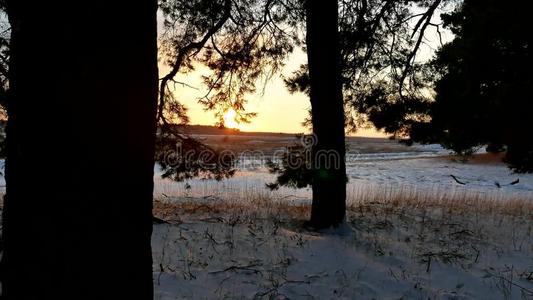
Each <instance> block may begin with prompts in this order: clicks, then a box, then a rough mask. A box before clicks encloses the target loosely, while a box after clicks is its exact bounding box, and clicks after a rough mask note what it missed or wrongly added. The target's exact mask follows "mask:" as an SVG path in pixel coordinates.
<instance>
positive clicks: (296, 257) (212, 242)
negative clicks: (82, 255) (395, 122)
mask: <svg viewBox="0 0 533 300" xmlns="http://www.w3.org/2000/svg"><path fill="white" fill-rule="evenodd" d="M171 203H174V205H177V206H176V208H174V209H170V210H171V211H172V212H173V213H174V214H175V217H172V216H170V215H165V217H166V219H167V220H169V221H170V222H171V223H172V224H170V225H156V226H155V228H154V235H153V243H152V244H153V248H154V249H153V253H154V281H155V282H154V284H155V290H156V298H155V299H533V294H532V293H533V292H532V291H533V281H532V278H531V277H532V272H533V256H532V254H533V239H532V237H531V225H532V224H531V214H529V215H527V214H526V215H527V216H526V215H520V214H519V215H514V216H512V217H511V216H505V215H502V214H500V213H496V212H495V211H493V212H486V213H483V214H476V213H474V212H475V209H472V210H471V211H468V210H467V211H463V212H462V213H457V212H454V213H447V212H445V211H444V210H442V211H441V212H439V213H436V210H435V209H434V208H433V209H430V210H426V209H425V208H422V209H416V208H415V207H408V206H402V205H399V206H394V205H392V204H390V203H389V204H384V203H382V204H379V205H376V204H371V203H364V204H362V205H360V206H356V207H352V208H351V209H350V212H349V217H348V220H347V223H346V224H345V225H344V228H343V230H342V231H341V233H342V234H331V232H328V233H315V232H308V231H305V230H304V229H302V228H303V227H302V226H301V223H299V221H298V220H299V219H301V218H302V217H303V216H300V218H298V217H295V216H294V215H292V216H287V215H285V214H284V213H283V209H279V210H277V209H275V208H274V209H273V208H272V207H271V206H270V205H269V204H261V203H255V205H254V206H253V207H246V206H245V207H239V206H236V207H233V208H230V209H227V208H226V209H224V211H218V210H217V208H216V205H213V206H212V207H211V208H206V206H205V205H206V204H205V202H202V201H200V203H198V202H197V200H192V199H188V200H187V199H174V200H172V201H171ZM186 203H187V205H188V210H187V212H184V211H180V208H179V207H180V205H184V204H186ZM195 204H196V207H197V208H196V209H191V207H194V206H195ZM167 205H169V204H167ZM170 205H172V204H170ZM156 206H157V205H156ZM363 207H364V210H365V211H364V212H363V213H361V212H360V211H359V210H360V209H362V208H363ZM267 208H269V210H270V212H269V213H265V211H266V209H267ZM168 210H169V208H168V207H167V208H166V209H165V210H163V211H168ZM156 211H158V209H157V208H156ZM163 215H164V214H163ZM527 218H529V219H527ZM498 224H505V225H504V226H499V225H498Z"/></svg>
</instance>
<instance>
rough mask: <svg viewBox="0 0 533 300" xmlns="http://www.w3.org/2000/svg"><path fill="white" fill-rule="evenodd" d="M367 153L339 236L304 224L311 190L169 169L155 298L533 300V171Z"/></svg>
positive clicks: (259, 175)
mask: <svg viewBox="0 0 533 300" xmlns="http://www.w3.org/2000/svg"><path fill="white" fill-rule="evenodd" d="M378 146H379V147H382V148H383V145H381V144H380V145H378ZM359 150H362V151H359ZM359 150H357V151H355V152H352V154H353V156H351V157H349V159H348V161H347V170H348V176H349V184H348V188H347V191H348V206H349V209H348V217H347V221H346V224H345V225H344V226H343V227H342V228H340V229H339V230H336V231H332V232H326V233H315V232H310V231H307V230H305V229H304V226H303V225H302V221H303V220H306V219H307V218H308V217H309V210H310V205H309V204H310V198H311V191H310V189H309V188H307V189H301V190H294V189H289V188H281V189H280V190H278V191H274V192H272V191H269V190H268V189H267V188H266V187H265V184H266V183H269V182H272V181H273V180H274V179H275V176H274V175H272V174H269V173H268V171H267V170H266V169H265V168H264V167H261V166H257V167H254V168H251V167H248V168H245V169H242V170H240V171H238V172H237V174H236V176H235V177H234V178H231V179H228V180H224V181H221V182H216V181H213V180H200V179H194V180H189V181H187V182H181V183H176V182H172V181H169V180H165V179H161V178H160V177H159V174H160V173H159V172H158V169H157V168H156V176H155V177H154V179H155V191H154V196H155V199H156V201H155V210H154V213H155V215H156V216H157V217H159V218H161V219H164V220H166V221H168V222H169V223H168V224H155V225H154V234H153V238H152V246H153V258H154V286H155V291H156V297H155V299H165V300H166V299H533V236H532V235H533V174H526V175H524V174H520V175H517V174H512V173H511V172H510V170H509V169H508V168H507V167H506V166H505V165H504V164H503V163H501V162H498V160H497V159H492V158H490V157H488V158H487V156H486V155H485V154H483V155H481V156H480V157H482V158H483V159H474V160H472V161H470V162H467V163H463V162H459V161H457V160H454V159H453V158H452V157H450V156H449V155H448V152H447V151H444V150H442V149H441V148H439V147H436V146H424V147H421V146H419V148H416V149H415V151H405V152H403V151H393V152H390V153H389V152H386V151H379V152H378V153H376V152H372V151H364V150H365V149H363V148H361V149H359ZM450 175H454V176H455V177H456V179H457V180H459V181H460V182H462V183H464V184H459V183H457V181H456V180H455V179H453V178H452V177H451V176H450ZM516 179H519V182H518V183H516V184H513V185H511V184H510V183H511V182H514V181H516ZM0 181H1V182H0V185H2V186H3V185H4V183H3V179H0ZM0 192H2V191H0Z"/></svg>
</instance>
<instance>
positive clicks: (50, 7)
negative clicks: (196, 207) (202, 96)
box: [1, 0, 158, 299]
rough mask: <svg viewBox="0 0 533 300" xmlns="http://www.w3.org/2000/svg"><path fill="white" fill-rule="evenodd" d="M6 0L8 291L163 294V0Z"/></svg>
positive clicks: (58, 295)
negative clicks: (158, 183)
mask: <svg viewBox="0 0 533 300" xmlns="http://www.w3.org/2000/svg"><path fill="white" fill-rule="evenodd" d="M6 3H7V5H6V8H7V12H8V16H9V21H10V23H11V33H12V35H11V40H10V54H11V56H10V63H9V64H10V68H9V91H8V97H7V111H8V115H9V120H8V125H7V137H8V139H7V162H6V181H7V194H6V196H5V200H4V210H3V239H4V252H3V255H2V263H1V267H2V274H1V277H2V278H1V279H2V293H3V294H2V299H151V298H152V297H153V295H152V294H153V284H152V257H151V246H150V242H151V231H152V212H151V209H152V192H153V168H154V145H155V133H156V119H155V117H156V105H157V84H158V74H157V36H156V35H157V27H156V9H157V3H156V2H155V1H137V2H131V1H111V2H109V1H92V2H67V1H55V2H48V1H25V0H14V1H6ZM112 168H116V169H119V170H120V173H119V174H118V175H117V173H116V172H112V171H111V170H110V169H112Z"/></svg>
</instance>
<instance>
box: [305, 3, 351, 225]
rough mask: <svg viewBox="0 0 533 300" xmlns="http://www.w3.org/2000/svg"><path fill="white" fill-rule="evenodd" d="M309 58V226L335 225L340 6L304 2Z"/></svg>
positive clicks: (342, 187)
mask: <svg viewBox="0 0 533 300" xmlns="http://www.w3.org/2000/svg"><path fill="white" fill-rule="evenodd" d="M306 10H307V12H306V14H307V55H308V63H309V76H310V98H311V110H312V121H313V133H314V134H315V137H316V144H315V146H314V148H313V208H312V212H311V225H312V226H314V227H316V228H326V227H330V226H336V225H338V224H340V223H341V222H343V220H344V217H345V214H346V165H345V161H344V156H345V133H344V108H343V96H342V84H341V73H340V72H341V67H340V61H341V60H340V45H339V30H338V3H337V1H333V0H327V1H325V0H307V3H306Z"/></svg>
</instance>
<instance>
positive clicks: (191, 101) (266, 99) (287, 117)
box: [160, 51, 385, 137]
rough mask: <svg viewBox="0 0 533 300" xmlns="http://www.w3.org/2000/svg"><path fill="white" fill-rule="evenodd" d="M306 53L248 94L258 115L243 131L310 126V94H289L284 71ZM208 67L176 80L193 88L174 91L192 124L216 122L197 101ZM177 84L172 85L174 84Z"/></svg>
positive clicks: (364, 131) (364, 133)
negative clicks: (183, 105) (308, 114)
mask: <svg viewBox="0 0 533 300" xmlns="http://www.w3.org/2000/svg"><path fill="white" fill-rule="evenodd" d="M305 59H306V58H305V54H303V53H302V52H301V51H298V52H296V53H295V54H293V55H292V57H291V58H290V59H289V60H288V63H287V65H286V67H285V70H284V71H283V73H282V74H278V75H276V76H275V77H274V78H272V80H271V81H270V82H268V84H267V85H266V87H265V89H264V93H263V89H262V88H258V92H257V93H255V94H253V95H250V96H249V97H248V99H249V102H248V104H247V105H246V110H247V111H248V112H256V113H257V117H255V118H254V119H252V122H251V123H249V124H238V125H237V126H236V127H237V128H238V129H240V130H241V131H259V132H286V133H302V132H306V131H307V130H306V129H305V128H304V126H303V125H302V121H303V120H304V119H305V117H306V116H307V110H308V109H309V107H310V103H309V98H308V97H307V95H304V94H301V93H298V94H290V93H289V92H288V91H287V88H286V87H285V85H284V83H283V79H282V75H286V76H287V75H290V74H291V73H292V71H294V70H296V69H297V68H298V67H299V66H300V64H302V63H305ZM167 70H168V67H165V66H161V67H160V73H161V75H164V73H165V72H166V71H167ZM207 72H209V71H208V70H206V69H205V68H202V67H199V68H197V70H196V71H195V72H193V73H189V74H179V75H178V76H177V77H176V80H177V81H180V82H185V83H187V84H189V85H191V86H193V87H194V88H191V87H187V86H182V85H176V86H175V90H174V93H175V95H176V98H177V99H178V100H179V101H180V102H181V103H183V104H185V105H186V106H187V108H188V109H189V117H190V119H191V124H201V125H213V124H214V123H215V122H216V120H215V117H214V114H213V112H206V111H204V110H203V106H202V105H200V104H198V99H199V98H200V97H202V96H204V95H205V93H206V88H205V86H203V85H202V83H201V81H200V76H201V75H202V74H208V73H207ZM171 87H172V88H174V86H173V85H171ZM357 135H358V136H371V137H377V136H379V137H383V136H385V135H384V134H382V133H379V132H377V131H376V130H372V129H362V130H360V131H359V132H358V133H357Z"/></svg>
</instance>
